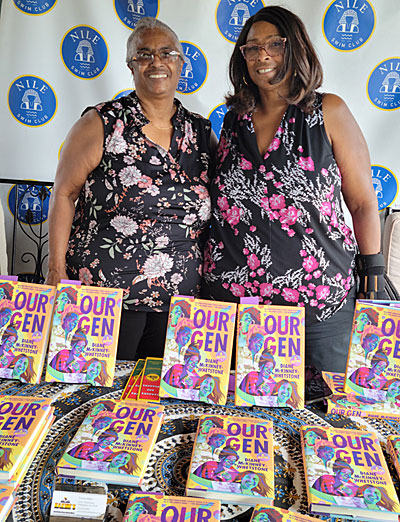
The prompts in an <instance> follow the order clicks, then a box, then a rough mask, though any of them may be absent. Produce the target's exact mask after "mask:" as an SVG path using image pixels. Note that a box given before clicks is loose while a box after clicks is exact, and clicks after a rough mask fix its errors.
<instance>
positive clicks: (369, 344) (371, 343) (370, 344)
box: [362, 335, 379, 353]
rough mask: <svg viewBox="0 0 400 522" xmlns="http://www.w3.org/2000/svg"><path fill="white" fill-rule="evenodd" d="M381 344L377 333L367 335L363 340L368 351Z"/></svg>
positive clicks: (363, 345)
mask: <svg viewBox="0 0 400 522" xmlns="http://www.w3.org/2000/svg"><path fill="white" fill-rule="evenodd" d="M378 344H379V337H378V336H377V335H370V336H369V337H366V338H365V339H364V340H363V342H362V347H363V348H364V350H365V351H366V352H367V353H370V352H372V351H374V350H375V348H376V347H377V346H378Z"/></svg>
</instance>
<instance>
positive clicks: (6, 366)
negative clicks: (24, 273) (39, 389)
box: [0, 276, 55, 384]
mask: <svg viewBox="0 0 400 522" xmlns="http://www.w3.org/2000/svg"><path fill="white" fill-rule="evenodd" d="M54 296H55V288H54V287H53V286H48V285H39V284H34V283H24V282H20V281H18V280H17V277H14V276H0V377H3V378H6V379H18V380H20V381H21V382H25V383H29V384H37V383H39V382H40V377H41V375H42V371H43V366H44V360H45V355H46V351H47V345H48V340H49V333H50V323H51V315H52V310H53V306H54Z"/></svg>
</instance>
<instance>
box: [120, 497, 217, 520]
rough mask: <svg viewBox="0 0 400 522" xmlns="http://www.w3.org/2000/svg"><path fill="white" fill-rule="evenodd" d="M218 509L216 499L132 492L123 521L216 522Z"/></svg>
mask: <svg viewBox="0 0 400 522" xmlns="http://www.w3.org/2000/svg"><path fill="white" fill-rule="evenodd" d="M220 511H221V504H220V502H219V501H218V500H204V499H198V498H189V497H172V496H167V495H163V494H162V493H153V494H151V493H132V494H131V495H130V497H129V501H128V504H127V506H126V511H125V515H124V519H123V522H178V521H179V522H184V521H186V522H218V521H219V520H220Z"/></svg>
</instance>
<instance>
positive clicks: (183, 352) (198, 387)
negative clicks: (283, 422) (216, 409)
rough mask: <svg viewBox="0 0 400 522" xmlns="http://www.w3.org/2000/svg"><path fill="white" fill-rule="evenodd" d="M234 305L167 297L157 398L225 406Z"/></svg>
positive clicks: (234, 313)
mask: <svg viewBox="0 0 400 522" xmlns="http://www.w3.org/2000/svg"><path fill="white" fill-rule="evenodd" d="M235 318H236V303H225V302H222V301H207V300H205V299H195V298H190V297H182V296H174V297H172V298H171V304H170V309H169V320H168V327H167V335H166V340H165V351H164V358H163V367H162V378H161V385H160V397H177V398H179V399H184V400H190V401H201V402H207V403H211V404H225V403H226V399H227V395H228V384H229V371H230V365H231V357H232V343H233V337H234V329H235Z"/></svg>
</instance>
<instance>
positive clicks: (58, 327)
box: [46, 283, 122, 386]
mask: <svg viewBox="0 0 400 522" xmlns="http://www.w3.org/2000/svg"><path fill="white" fill-rule="evenodd" d="M121 306H122V290H121V289H119V288H106V287H98V286H83V285H79V284H72V283H60V284H59V285H58V286H57V295H56V303H55V311H54V315H53V323H52V330H51V338H50V346H49V353H48V359H47V367H46V381H48V382H68V383H87V384H91V385H92V386H112V383H113V378H114V370H115V360H116V354H117V345H118V335H119V325H120V319H121Z"/></svg>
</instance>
